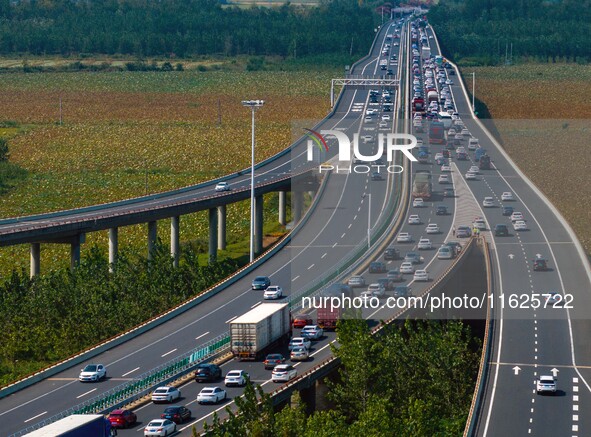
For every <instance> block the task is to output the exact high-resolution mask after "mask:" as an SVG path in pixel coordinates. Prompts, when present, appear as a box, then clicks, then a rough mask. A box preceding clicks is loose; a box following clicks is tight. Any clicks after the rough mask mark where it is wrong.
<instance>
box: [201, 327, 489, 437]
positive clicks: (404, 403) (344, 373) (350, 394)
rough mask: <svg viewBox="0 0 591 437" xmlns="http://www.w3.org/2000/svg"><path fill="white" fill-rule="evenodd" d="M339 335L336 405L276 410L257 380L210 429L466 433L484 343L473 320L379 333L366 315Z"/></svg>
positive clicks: (229, 432) (317, 436)
mask: <svg viewBox="0 0 591 437" xmlns="http://www.w3.org/2000/svg"><path fill="white" fill-rule="evenodd" d="M338 342H339V346H338V347H333V352H334V353H335V354H336V355H337V356H338V357H339V358H340V359H341V362H342V366H341V368H340V370H339V372H340V379H341V382H333V383H330V382H329V384H330V385H329V392H328V397H329V400H330V401H332V402H333V403H334V405H335V408H334V409H332V410H328V411H316V412H315V413H313V414H312V415H311V416H308V417H307V416H306V414H305V412H304V409H303V406H302V405H301V404H300V405H297V406H295V407H292V408H284V409H283V410H281V411H280V412H279V413H274V412H273V407H272V404H271V401H270V399H269V397H268V395H266V394H264V393H263V392H262V390H261V389H260V387H259V388H254V387H252V386H249V387H247V389H246V391H245V396H244V398H243V399H240V398H236V404H237V406H238V409H237V411H236V412H231V411H229V410H228V414H229V416H230V418H229V420H228V421H226V422H223V423H222V422H220V421H219V420H218V418H217V416H216V417H214V421H213V424H212V425H211V426H209V427H207V426H206V431H209V432H210V433H211V434H207V435H213V436H236V435H251V436H261V437H263V436H269V437H271V436H278V435H279V436H285V437H288V436H294V437H295V436H297V437H307V436H309V437H323V436H326V437H329V436H330V437H332V436H335V435H366V436H388V435H391V436H413V437H431V436H435V435H437V436H458V435H462V432H463V430H464V427H465V425H466V419H467V415H468V411H469V409H470V403H471V399H472V394H473V391H474V384H475V380H476V374H477V369H478V360H479V353H478V348H479V345H480V341H479V339H477V338H474V337H473V336H472V334H471V331H470V329H469V327H468V326H467V325H464V324H462V323H461V322H457V321H450V322H439V321H430V322H418V323H413V322H407V323H406V325H405V326H404V327H398V326H389V327H388V328H386V331H385V332H384V333H383V334H382V335H380V336H372V335H371V334H370V331H369V328H368V326H367V323H366V322H365V321H364V320H348V321H346V322H342V323H340V324H339V328H338ZM257 402H261V405H260V406H257ZM194 434H196V432H195V430H194Z"/></svg>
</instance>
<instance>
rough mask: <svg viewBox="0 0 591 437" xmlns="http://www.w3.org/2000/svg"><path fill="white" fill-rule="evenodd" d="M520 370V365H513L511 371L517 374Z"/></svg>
mask: <svg viewBox="0 0 591 437" xmlns="http://www.w3.org/2000/svg"><path fill="white" fill-rule="evenodd" d="M520 370H521V367H519V366H515V367H513V371H514V372H515V375H519V371H520Z"/></svg>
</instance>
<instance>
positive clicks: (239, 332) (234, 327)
mask: <svg viewBox="0 0 591 437" xmlns="http://www.w3.org/2000/svg"><path fill="white" fill-rule="evenodd" d="M290 337H291V317H290V311H289V305H288V304H286V303H263V304H261V305H259V306H257V307H255V308H253V309H252V310H250V311H249V312H247V313H246V314H243V315H242V316H240V317H238V318H237V319H234V320H233V321H232V322H230V338H231V348H232V354H233V355H234V357H236V358H238V359H239V360H257V359H260V358H262V357H263V355H264V353H265V351H267V350H269V349H271V348H272V347H274V346H276V345H279V344H281V343H284V342H288V341H289V339H290Z"/></svg>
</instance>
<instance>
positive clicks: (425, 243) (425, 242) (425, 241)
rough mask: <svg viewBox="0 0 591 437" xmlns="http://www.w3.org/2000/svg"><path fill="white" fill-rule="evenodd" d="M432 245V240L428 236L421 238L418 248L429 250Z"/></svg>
mask: <svg viewBox="0 0 591 437" xmlns="http://www.w3.org/2000/svg"><path fill="white" fill-rule="evenodd" d="M431 247H432V246H431V240H429V239H428V238H421V239H420V240H419V243H418V244H417V249H419V250H429V249H431Z"/></svg>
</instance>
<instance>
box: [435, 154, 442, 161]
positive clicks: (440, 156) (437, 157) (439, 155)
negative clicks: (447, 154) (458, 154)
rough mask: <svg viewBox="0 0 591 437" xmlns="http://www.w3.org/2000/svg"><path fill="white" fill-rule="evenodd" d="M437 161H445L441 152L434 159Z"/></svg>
mask: <svg viewBox="0 0 591 437" xmlns="http://www.w3.org/2000/svg"><path fill="white" fill-rule="evenodd" d="M433 159H434V160H435V161H437V160H438V159H443V153H441V152H437V153H436V154H435V157H434V158H433Z"/></svg>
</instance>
